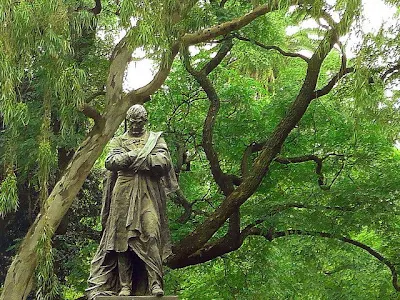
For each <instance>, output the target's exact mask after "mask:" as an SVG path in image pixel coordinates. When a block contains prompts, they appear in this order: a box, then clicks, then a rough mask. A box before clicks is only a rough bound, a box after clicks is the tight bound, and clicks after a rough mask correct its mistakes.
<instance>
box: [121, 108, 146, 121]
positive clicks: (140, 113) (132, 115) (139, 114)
mask: <svg viewBox="0 0 400 300" xmlns="http://www.w3.org/2000/svg"><path fill="white" fill-rule="evenodd" d="M126 119H128V120H129V119H142V120H145V121H147V111H146V109H145V108H144V106H143V105H141V104H135V105H132V106H131V107H130V108H129V109H128V112H127V113H126Z"/></svg>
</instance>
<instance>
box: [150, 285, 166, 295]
mask: <svg viewBox="0 0 400 300" xmlns="http://www.w3.org/2000/svg"><path fill="white" fill-rule="evenodd" d="M151 294H152V295H153V296H157V297H161V296H164V291H163V289H162V288H161V286H160V285H159V284H155V285H153V287H152V288H151Z"/></svg>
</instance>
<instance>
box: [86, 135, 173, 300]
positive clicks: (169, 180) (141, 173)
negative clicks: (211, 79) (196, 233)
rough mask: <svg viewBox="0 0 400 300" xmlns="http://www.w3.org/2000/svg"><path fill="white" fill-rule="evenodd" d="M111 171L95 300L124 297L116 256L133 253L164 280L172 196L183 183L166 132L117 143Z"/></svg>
mask: <svg viewBox="0 0 400 300" xmlns="http://www.w3.org/2000/svg"><path fill="white" fill-rule="evenodd" d="M129 151H133V152H135V151H136V152H137V155H136V156H134V158H132V156H130V155H129V153H128V152H129ZM106 168H107V169H109V170H110V171H111V172H110V173H109V175H108V177H107V180H106V184H105V188H104V192H103V207H102V225H103V235H102V239H101V241H100V245H99V248H98V250H97V252H96V254H95V257H94V259H93V261H92V264H91V270H90V277H89V280H88V284H89V288H88V289H87V292H88V298H89V299H93V298H94V297H95V296H97V295H113V294H116V293H117V292H118V290H119V280H118V270H117V259H116V252H124V251H127V250H128V249H131V250H133V251H134V253H135V254H136V255H137V256H138V257H139V258H140V260H141V261H143V262H144V263H145V264H146V265H147V267H150V268H151V269H152V270H154V271H155V272H156V273H157V274H158V275H159V276H160V277H162V261H163V260H164V259H165V258H166V257H167V256H168V255H170V254H171V247H170V235H169V230H168V223H167V217H166V197H167V194H169V193H170V192H173V191H175V190H177V189H178V184H177V181H176V177H175V173H174V171H173V167H172V163H171V158H170V155H169V152H168V148H167V145H166V143H165V141H164V139H163V138H162V137H161V132H157V133H155V132H149V133H146V135H145V137H144V139H142V140H140V139H136V140H135V139H134V138H132V137H130V136H129V135H128V134H127V133H125V134H124V135H122V136H119V137H117V138H115V139H114V140H113V142H112V150H111V152H110V153H109V155H108V157H107V159H106ZM133 271H134V272H136V271H137V270H135V266H134V270H133ZM142 279H143V278H142Z"/></svg>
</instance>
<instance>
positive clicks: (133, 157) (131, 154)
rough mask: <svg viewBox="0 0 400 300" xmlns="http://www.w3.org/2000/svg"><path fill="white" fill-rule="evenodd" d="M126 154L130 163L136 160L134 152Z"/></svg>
mask: <svg viewBox="0 0 400 300" xmlns="http://www.w3.org/2000/svg"><path fill="white" fill-rule="evenodd" d="M127 154H128V156H129V160H130V161H131V162H133V161H134V160H135V159H136V157H137V152H136V151H135V150H131V151H129V152H128V153H127Z"/></svg>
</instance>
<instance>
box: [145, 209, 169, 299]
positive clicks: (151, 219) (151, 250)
mask: <svg viewBox="0 0 400 300" xmlns="http://www.w3.org/2000/svg"><path fill="white" fill-rule="evenodd" d="M142 222H143V223H142V224H143V234H144V236H145V238H146V240H147V241H146V250H147V251H146V255H147V257H149V258H150V259H151V261H152V262H153V263H154V265H155V266H156V267H157V269H158V270H157V271H158V272H157V271H156V270H154V269H153V268H151V267H150V266H149V265H148V264H146V271H147V276H148V284H149V289H150V292H151V293H152V294H153V295H157V296H162V295H164V291H163V290H162V286H163V284H162V277H161V274H162V259H161V249H160V248H161V246H160V228H159V226H160V225H159V224H160V222H159V220H158V218H157V216H156V215H155V214H154V213H153V212H150V211H149V212H146V213H144V214H143V216H142Z"/></svg>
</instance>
